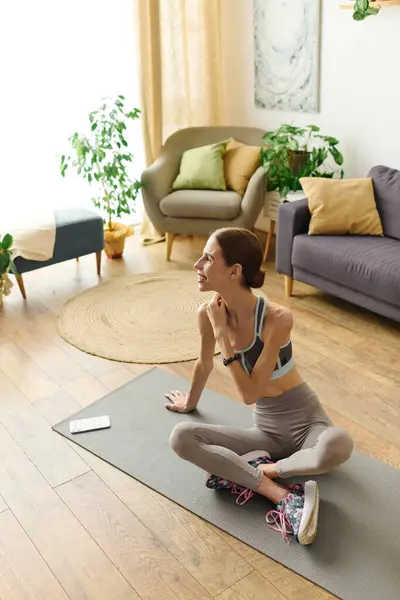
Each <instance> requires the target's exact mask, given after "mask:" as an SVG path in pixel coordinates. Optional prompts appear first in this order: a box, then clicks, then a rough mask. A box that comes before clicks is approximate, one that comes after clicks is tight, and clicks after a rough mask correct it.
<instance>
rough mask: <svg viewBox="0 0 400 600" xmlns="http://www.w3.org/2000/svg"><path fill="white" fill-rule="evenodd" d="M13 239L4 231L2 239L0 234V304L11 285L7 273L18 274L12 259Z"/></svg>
mask: <svg viewBox="0 0 400 600" xmlns="http://www.w3.org/2000/svg"><path fill="white" fill-rule="evenodd" d="M13 241H14V240H13V237H12V235H10V234H9V233H6V235H5V236H4V237H3V239H1V236H0V306H1V305H2V304H3V296H8V295H9V293H10V291H11V288H12V285H13V284H12V282H11V280H10V278H9V277H8V273H9V272H10V271H11V272H12V273H13V274H14V275H18V273H17V269H16V268H15V265H14V261H13V259H12V245H13Z"/></svg>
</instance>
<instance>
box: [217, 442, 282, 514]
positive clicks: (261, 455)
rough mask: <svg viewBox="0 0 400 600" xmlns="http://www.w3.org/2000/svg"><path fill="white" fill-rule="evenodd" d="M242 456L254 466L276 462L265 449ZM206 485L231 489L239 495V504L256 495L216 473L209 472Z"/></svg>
mask: <svg viewBox="0 0 400 600" xmlns="http://www.w3.org/2000/svg"><path fill="white" fill-rule="evenodd" d="M242 458H244V459H245V460H246V461H247V462H248V463H249V465H251V466H252V467H258V466H259V465H266V464H269V463H273V462H275V461H273V460H272V459H271V455H270V454H269V453H268V452H266V451H265V450H253V451H252V452H247V453H246V454H243V455H242ZM206 486H207V487H208V488H210V489H212V490H224V489H228V490H231V492H232V494H235V495H237V496H238V498H237V499H236V504H239V505H242V504H245V503H246V502H247V501H248V500H250V498H251V497H252V496H253V495H254V492H252V490H249V489H247V488H244V487H242V486H241V485H238V484H237V483H233V482H232V481H228V480H227V479H223V478H222V477H217V476H216V475H210V474H207V477H206Z"/></svg>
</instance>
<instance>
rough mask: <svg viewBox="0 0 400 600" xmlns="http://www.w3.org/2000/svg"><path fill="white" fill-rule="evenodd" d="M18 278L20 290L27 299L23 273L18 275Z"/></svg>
mask: <svg viewBox="0 0 400 600" xmlns="http://www.w3.org/2000/svg"><path fill="white" fill-rule="evenodd" d="M16 280H17V283H18V287H19V289H20V292H21V294H22V297H23V299H24V300H26V292H25V286H24V280H23V279H22V275H16Z"/></svg>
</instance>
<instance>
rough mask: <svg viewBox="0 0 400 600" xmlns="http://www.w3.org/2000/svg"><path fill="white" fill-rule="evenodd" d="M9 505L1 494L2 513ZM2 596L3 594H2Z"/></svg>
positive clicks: (0, 507) (0, 509)
mask: <svg viewBox="0 0 400 600" xmlns="http://www.w3.org/2000/svg"><path fill="white" fill-rule="evenodd" d="M7 509H8V506H7V503H6V501H5V500H4V498H3V496H0V513H2V512H3V511H5V510H7ZM0 598H1V596H0Z"/></svg>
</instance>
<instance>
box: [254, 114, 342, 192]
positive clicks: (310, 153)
mask: <svg viewBox="0 0 400 600" xmlns="http://www.w3.org/2000/svg"><path fill="white" fill-rule="evenodd" d="M319 131H320V129H319V127H317V126H316V125H307V127H295V126H293V125H281V126H280V127H279V128H278V129H276V130H275V131H268V132H267V133H266V134H265V135H264V136H263V139H264V140H265V142H264V146H263V147H262V148H261V152H260V155H261V163H262V165H263V167H264V169H265V172H266V175H267V191H269V192H271V191H273V190H279V194H280V196H281V198H285V197H286V196H287V194H288V192H290V191H293V192H296V191H297V190H301V185H300V179H301V178H302V177H328V178H332V177H334V175H336V174H338V175H339V177H341V178H342V177H343V174H344V173H343V169H341V170H340V171H338V169H336V168H332V165H331V164H330V162H329V161H330V160H333V162H334V163H335V164H336V165H339V166H341V165H342V164H343V156H342V154H341V153H340V152H339V150H338V148H337V145H338V144H339V141H338V140H337V139H336V138H334V137H331V136H328V135H321V134H320V133H319Z"/></svg>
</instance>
